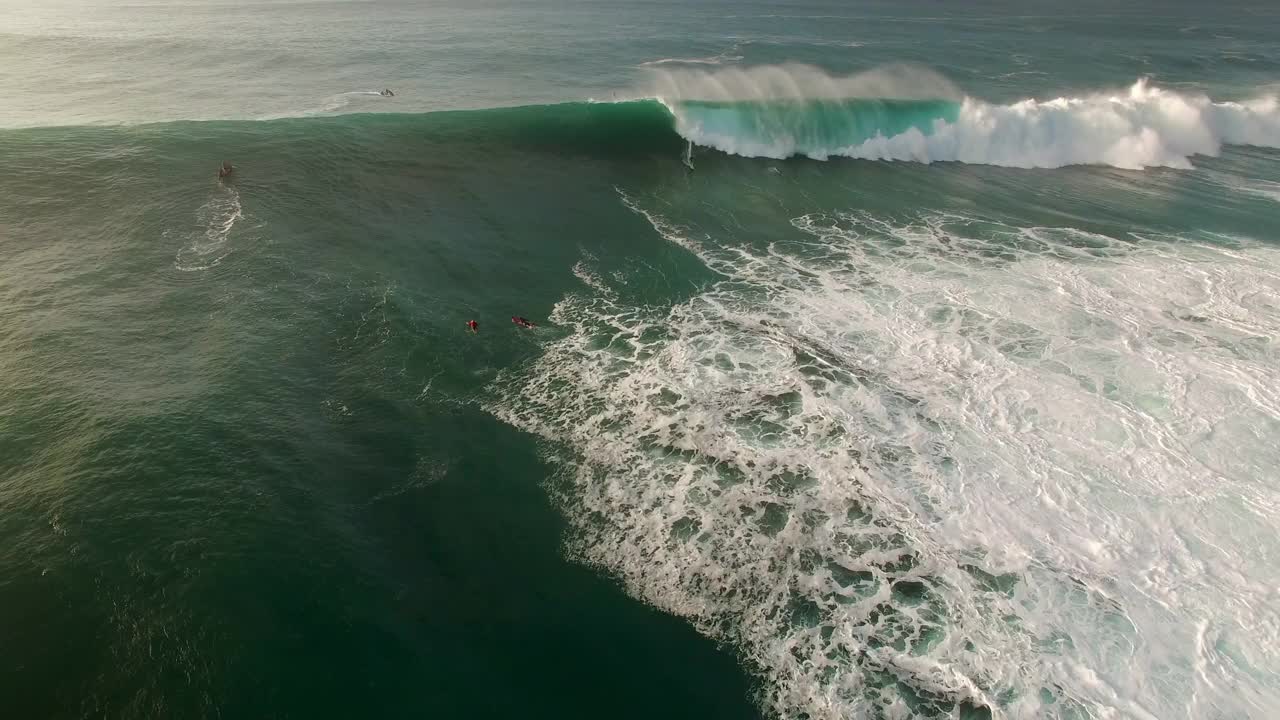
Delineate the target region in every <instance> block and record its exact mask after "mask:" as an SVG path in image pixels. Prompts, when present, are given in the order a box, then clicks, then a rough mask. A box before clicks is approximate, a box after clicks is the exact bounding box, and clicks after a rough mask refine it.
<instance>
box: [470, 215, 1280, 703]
mask: <svg viewBox="0 0 1280 720" xmlns="http://www.w3.org/2000/svg"><path fill="white" fill-rule="evenodd" d="M623 201H624V203H626V204H627V205H628V206H629V207H631V208H633V209H634V210H635V211H636V212H639V213H641V214H643V215H644V216H645V217H647V218H648V219H649V220H650V222H651V224H652V225H653V227H654V229H655V230H656V231H657V232H658V233H659V234H661V235H662V236H663V237H665V238H667V239H668V240H670V241H672V242H675V243H677V244H679V245H680V246H682V247H685V248H688V249H690V250H691V251H693V252H695V253H697V254H698V255H699V257H701V258H702V259H703V260H704V262H706V263H707V264H708V265H709V266H711V267H713V268H715V269H716V270H718V271H720V272H722V273H725V274H726V275H727V276H728V277H729V280H727V281H725V282H723V283H721V284H719V285H717V286H715V287H712V288H710V289H709V290H708V291H707V292H705V293H703V294H702V295H699V296H697V297H695V298H693V299H692V300H690V301H688V302H686V303H683V304H680V305H678V306H676V307H674V308H672V309H671V310H670V311H660V310H656V309H653V308H640V307H630V306H627V305H625V304H620V303H619V301H618V300H617V299H616V298H615V297H613V296H612V295H608V294H598V295H593V296H592V295H588V296H583V295H574V296H571V297H568V298H566V299H565V300H564V301H563V302H561V303H560V304H559V305H558V306H557V308H556V310H555V313H554V320H555V322H556V323H557V324H559V325H562V326H564V327H566V328H570V329H572V330H573V333H572V334H571V335H570V336H568V337H566V338H565V339H563V340H559V341H556V342H554V343H552V344H551V345H550V346H549V347H548V350H547V352H546V354H545V355H544V356H543V357H542V358H541V359H540V360H539V361H537V363H536V365H535V366H534V367H531V368H528V370H527V372H523V373H520V374H519V375H518V376H513V377H508V378H506V379H505V380H504V381H501V382H500V383H499V388H498V389H499V394H500V396H501V400H500V401H498V402H496V403H495V404H494V405H493V407H492V410H493V412H495V413H496V414H497V415H498V416H499V417H502V418H504V419H505V420H507V421H509V422H511V423H512V424H515V425H517V426H519V427H522V428H525V429H527V430H530V431H532V432H536V433H539V434H541V435H542V436H543V437H545V438H547V439H548V440H552V441H555V443H556V447H563V448H568V450H557V451H556V456H557V458H559V459H560V461H561V462H563V463H565V464H566V465H565V466H566V468H567V469H566V473H567V477H566V483H565V484H564V486H563V488H562V490H561V492H560V495H559V500H560V501H561V503H562V504H563V507H564V508H565V510H566V512H567V514H568V516H569V519H570V521H571V522H572V523H573V525H574V527H575V529H576V531H577V534H576V536H575V537H576V540H575V542H574V544H573V548H574V551H575V552H576V553H577V554H578V555H579V556H580V557H581V558H583V559H585V560H586V561H588V562H592V563H595V564H598V565H600V566H602V567H604V568H606V569H608V570H609V571H610V572H612V573H615V574H616V575H617V576H618V577H620V578H622V580H623V581H624V582H625V583H626V586H627V588H628V589H629V591H630V592H632V593H634V594H635V595H636V596H638V597H641V598H644V599H645V600H647V601H649V602H651V603H653V604H654V605H656V606H658V607H660V608H663V609H665V610H667V611H669V612H673V613H676V614H679V615H682V616H685V617H688V618H689V619H691V620H692V621H693V622H694V623H695V624H696V625H697V626H698V627H699V628H700V629H701V630H702V631H704V632H706V633H708V634H710V635H713V636H715V637H719V638H722V639H725V640H727V641H730V642H732V643H734V644H735V645H737V646H738V647H739V648H740V650H741V652H742V653H743V655H744V657H745V658H746V660H747V662H748V664H749V665H751V666H753V667H756V668H758V669H759V670H760V671H761V672H762V673H763V675H764V676H765V678H766V680H767V685H768V692H767V698H766V701H767V703H768V705H769V706H770V707H771V709H772V710H774V711H776V712H777V713H778V714H779V715H781V716H782V717H797V716H799V715H801V714H802V713H803V714H807V715H808V716H809V717H812V718H848V717H877V716H884V717H908V716H925V717H928V716H950V713H953V712H956V708H957V706H958V705H960V704H963V703H967V704H970V705H987V706H990V707H992V708H995V709H996V711H997V716H998V717H1015V718H1073V717H1135V718H1199V717H1209V716H1220V717H1239V718H1259V719H1260V718H1264V717H1269V713H1270V712H1271V711H1272V710H1273V709H1274V708H1275V707H1280V682H1278V681H1277V678H1278V677H1280V614H1278V612H1277V608H1280V602H1277V601H1278V600H1280V572H1278V571H1277V569H1276V568H1277V564H1276V563H1275V561H1274V558H1275V557H1276V555H1277V552H1280V541H1278V540H1277V537H1280V532H1278V531H1280V488H1277V487H1276V485H1275V483H1274V469H1275V468H1276V467H1280V445H1277V444H1276V443H1275V442H1274V441H1273V438H1275V437H1277V434H1276V433H1277V431H1280V356H1278V351H1277V348H1276V346H1275V343H1274V338H1275V337H1277V336H1280V253H1278V252H1277V251H1276V250H1274V249H1271V248H1268V247H1265V246H1262V245H1259V244H1257V243H1253V242H1250V241H1235V242H1229V241H1228V242H1212V243H1211V242H1206V241H1203V240H1201V241H1191V240H1187V239H1170V238H1155V237H1143V238H1129V239H1123V240H1122V239H1114V238H1108V237H1104V236H1099V235H1095V234H1091V233H1087V232H1083V231H1079V230H1072V229H1066V228H1013V227H1008V226H1004V225H1000V224H998V223H989V222H981V221H978V220H975V219H970V218H964V217H957V216H948V215H925V216H921V217H919V218H915V219H906V220H903V219H886V218H878V217H872V216H868V215H862V214H856V213H836V214H829V215H809V216H804V217H800V218H796V219H795V220H794V222H793V225H794V227H795V234H794V236H792V237H790V238H780V239H779V241H778V242H776V243H774V244H773V245H772V246H770V247H768V248H760V247H749V246H740V245H735V244H734V243H732V242H731V241H729V240H728V239H724V238H720V239H717V238H715V237H714V234H713V233H707V232H705V231H702V230H700V229H696V228H684V227H681V226H679V225H677V224H675V223H672V222H670V221H669V220H667V219H666V218H664V217H662V216H661V215H658V214H657V213H654V212H653V211H652V210H648V209H646V208H645V207H644V205H645V203H644V202H642V201H641V200H640V199H637V198H632V197H629V196H626V195H624V196H623ZM561 443H563V445H561ZM895 587H896V589H895ZM930 708H932V709H930Z"/></svg>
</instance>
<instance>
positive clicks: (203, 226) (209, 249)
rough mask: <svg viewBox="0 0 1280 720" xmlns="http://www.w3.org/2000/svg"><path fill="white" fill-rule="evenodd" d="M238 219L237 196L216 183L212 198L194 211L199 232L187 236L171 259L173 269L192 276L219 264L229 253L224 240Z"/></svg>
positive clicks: (240, 213) (228, 236)
mask: <svg viewBox="0 0 1280 720" xmlns="http://www.w3.org/2000/svg"><path fill="white" fill-rule="evenodd" d="M242 217H243V212H242V210H241V207H240V193H239V192H238V191H237V190H236V189H235V188H234V187H232V186H231V185H229V184H225V183H221V182H220V183H219V184H218V189H217V191H216V192H215V193H214V195H213V197H211V198H209V200H208V201H207V202H205V203H204V204H203V205H201V206H200V208H199V209H198V210H197V211H196V222H197V223H198V225H199V229H198V230H195V231H193V232H191V233H188V234H187V236H186V244H185V245H184V246H183V247H182V249H180V250H179V251H178V254H177V255H176V256H175V257H174V261H173V266H174V267H175V268H176V269H178V270H181V271H183V272H195V271H198V270H208V269H209V268H212V267H214V266H216V265H218V264H219V263H221V262H222V261H223V259H224V258H226V256H227V255H229V254H230V253H231V246H230V244H229V243H228V239H229V238H230V236H231V230H232V228H234V227H235V226H236V223H237V222H238V221H239V220H240V219H241V218H242ZM165 234H166V235H169V234H170V233H169V232H168V231H166V233H165Z"/></svg>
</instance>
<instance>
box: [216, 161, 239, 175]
mask: <svg viewBox="0 0 1280 720" xmlns="http://www.w3.org/2000/svg"><path fill="white" fill-rule="evenodd" d="M235 169H236V168H235V166H234V165H232V164H231V163H230V162H229V161H227V160H223V161H222V167H220V168H218V177H220V178H224V177H227V176H229V175H231V173H232V172H233V171H234V170H235Z"/></svg>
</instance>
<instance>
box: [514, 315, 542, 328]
mask: <svg viewBox="0 0 1280 720" xmlns="http://www.w3.org/2000/svg"><path fill="white" fill-rule="evenodd" d="M511 322H513V323H515V324H517V325H519V326H520V327H527V328H531V327H538V326H537V325H534V324H533V323H532V322H530V321H529V320H526V319H525V318H522V317H520V316H519V315H512V316H511Z"/></svg>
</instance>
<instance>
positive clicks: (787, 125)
mask: <svg viewBox="0 0 1280 720" xmlns="http://www.w3.org/2000/svg"><path fill="white" fill-rule="evenodd" d="M667 107H668V108H669V109H670V110H671V112H672V115H674V116H675V119H676V130H677V131H678V132H679V133H680V135H681V136H683V137H684V138H686V139H687V140H689V141H690V142H692V143H694V144H697V145H701V146H705V147H711V148H715V149H717V150H720V151H723V152H726V153H730V154H733V155H742V156H745V157H767V158H775V159H784V158H788V157H793V156H803V157H809V158H813V159H817V160H826V159H827V158H830V157H833V156H839V155H846V154H848V153H849V150H850V148H856V147H858V146H860V145H862V144H864V143H866V142H867V141H868V140H871V139H873V138H885V137H895V136H899V135H902V134H904V133H907V132H910V131H915V132H916V133H917V134H921V135H924V134H928V133H930V132H932V130H933V128H934V127H935V124H936V123H939V122H942V123H952V122H954V121H955V120H956V118H957V117H958V115H959V111H960V105H959V103H957V102H954V101H950V100H896V99H876V98H850V99H822V100H765V101H745V102H720V101H706V100H684V101H679V102H673V103H668V104H667Z"/></svg>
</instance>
